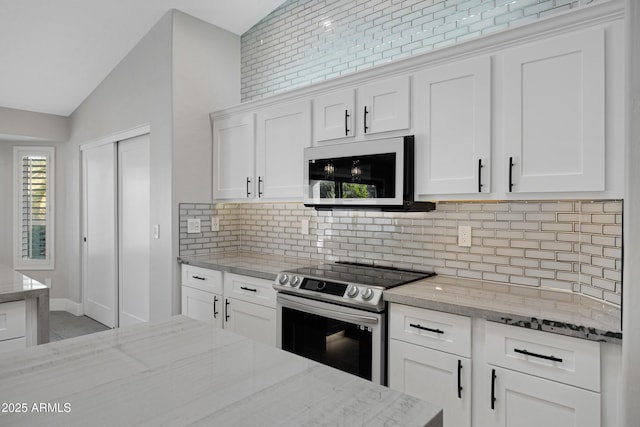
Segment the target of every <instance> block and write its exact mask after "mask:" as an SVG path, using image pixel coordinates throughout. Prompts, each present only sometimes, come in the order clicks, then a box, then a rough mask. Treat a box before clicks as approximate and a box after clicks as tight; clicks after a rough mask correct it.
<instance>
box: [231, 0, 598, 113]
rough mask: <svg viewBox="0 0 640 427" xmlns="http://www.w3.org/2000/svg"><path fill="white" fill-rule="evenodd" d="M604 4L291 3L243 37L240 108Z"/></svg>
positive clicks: (480, 0)
mask: <svg viewBox="0 0 640 427" xmlns="http://www.w3.org/2000/svg"><path fill="white" fill-rule="evenodd" d="M593 1H602V0H446V1H444V0H440V1H438V0H432V1H420V0H359V1H349V0H323V1H310V0H288V1H286V2H285V3H284V4H282V5H281V6H280V7H278V8H277V9H276V10H274V11H273V12H272V13H271V14H269V15H268V16H267V17H266V18H264V19H263V20H262V21H260V22H259V23H258V24H256V25H255V26H253V27H252V28H251V29H250V30H249V31H247V32H246V33H244V34H243V35H242V100H243V101H248V100H252V99H257V98H261V97H263V96H265V95H269V94H274V93H278V92H282V91H284V90H287V89H291V88H294V87H298V86H302V85H305V84H309V83H315V82H318V81H322V80H327V79H331V78H334V77H339V76H342V75H345V74H349V73H352V72H354V71H359V70H363V69H366V68H371V67H373V66H376V65H380V64H384V63H387V62H390V61H393V60H396V59H400V58H406V57H409V56H413V55H418V54H420V53H424V52H427V51H429V50H432V49H437V48H440V47H444V46H448V45H451V44H453V43H457V42H461V41H465V40H469V39H471V38H475V37H479V36H482V35H484V34H489V33H492V32H496V31H501V30H505V29H508V28H512V27H514V26H517V25H521V24H525V23H529V22H532V21H535V20H537V19H539V18H544V17H547V16H550V15H553V14H557V13H562V12H566V11H568V10H570V9H572V8H576V7H580V6H582V5H585V4H588V3H592V2H593Z"/></svg>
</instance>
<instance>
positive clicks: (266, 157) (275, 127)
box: [256, 101, 311, 199]
mask: <svg viewBox="0 0 640 427" xmlns="http://www.w3.org/2000/svg"><path fill="white" fill-rule="evenodd" d="M310 110H311V108H310V103H309V101H302V102H297V103H293V104H287V105H283V106H277V107H273V108H269V109H266V110H262V111H259V112H258V113H257V139H256V160H257V171H256V172H257V173H256V175H257V176H258V194H257V196H258V197H259V198H299V199H302V182H303V176H302V174H303V149H304V148H305V147H309V146H310V145H311V111H310Z"/></svg>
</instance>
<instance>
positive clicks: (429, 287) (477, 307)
mask: <svg viewBox="0 0 640 427" xmlns="http://www.w3.org/2000/svg"><path fill="white" fill-rule="evenodd" d="M384 299H385V300H386V301H388V302H395V303H399V304H404V305H410V306H415V307H422V308H427V309H432V310H438V311H444V312H448V313H453V314H460V315H464V316H470V317H480V318H484V319H487V320H491V321H495V322H500V323H505V324H509V325H515V326H521V327H525V328H529V329H537V330H541V331H547V332H553V333H556V334H562V335H568V336H573V337H578V338H583V339H588V340H592V341H603V342H611V343H616V344H620V343H621V342H622V332H621V329H620V328H621V310H620V308H619V307H616V306H614V305H610V304H605V303H602V302H599V301H596V300H594V299H592V298H589V297H586V296H582V295H579V294H575V293H571V292H566V291H558V290H554V289H544V288H534V287H529V286H518V285H507V284H503V283H495V282H484V281H480V280H472V279H461V278H456V277H447V276H434V277H431V278H428V279H424V280H420V281H417V282H413V283H409V284H406V285H403V286H398V287H397V288H393V289H389V290H387V291H385V292H384Z"/></svg>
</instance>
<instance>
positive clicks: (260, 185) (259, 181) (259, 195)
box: [258, 176, 264, 197]
mask: <svg viewBox="0 0 640 427" xmlns="http://www.w3.org/2000/svg"><path fill="white" fill-rule="evenodd" d="M263 182H264V181H263V180H262V177H261V176H259V177H258V197H262V183H263Z"/></svg>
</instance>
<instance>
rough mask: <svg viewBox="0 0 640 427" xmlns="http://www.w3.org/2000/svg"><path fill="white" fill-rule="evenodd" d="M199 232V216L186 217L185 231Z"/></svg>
mask: <svg viewBox="0 0 640 427" xmlns="http://www.w3.org/2000/svg"><path fill="white" fill-rule="evenodd" d="M199 232H200V218H188V219H187V233H199Z"/></svg>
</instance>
